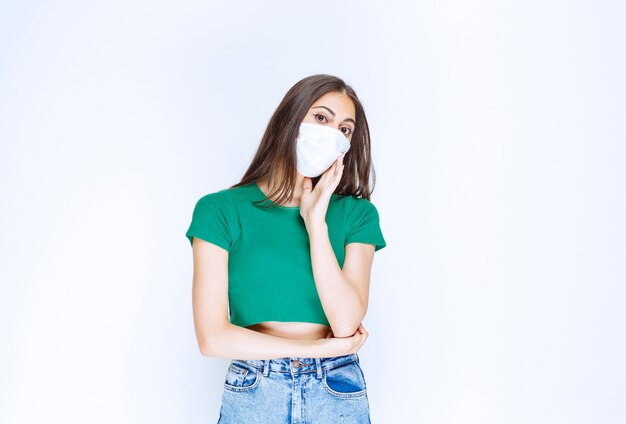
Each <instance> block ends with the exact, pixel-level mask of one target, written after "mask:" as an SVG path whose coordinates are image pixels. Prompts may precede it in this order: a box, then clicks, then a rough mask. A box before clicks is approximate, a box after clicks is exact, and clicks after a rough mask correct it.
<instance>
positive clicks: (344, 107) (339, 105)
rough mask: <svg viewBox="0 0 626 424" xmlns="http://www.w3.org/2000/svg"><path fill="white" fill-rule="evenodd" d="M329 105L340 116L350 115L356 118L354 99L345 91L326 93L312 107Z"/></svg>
mask: <svg viewBox="0 0 626 424" xmlns="http://www.w3.org/2000/svg"><path fill="white" fill-rule="evenodd" d="M315 106H327V107H329V108H331V109H332V110H333V111H334V112H335V113H336V114H337V115H338V116H342V118H343V117H350V118H353V119H354V115H355V113H356V110H355V107H354V103H353V102H352V99H350V97H348V96H347V95H345V94H343V93H336V92H333V93H326V94H324V95H323V96H321V97H320V98H319V99H317V100H316V101H315V102H313V105H312V106H311V107H315Z"/></svg>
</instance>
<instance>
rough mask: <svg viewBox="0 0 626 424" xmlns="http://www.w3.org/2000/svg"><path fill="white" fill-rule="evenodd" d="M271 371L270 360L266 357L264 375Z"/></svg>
mask: <svg viewBox="0 0 626 424" xmlns="http://www.w3.org/2000/svg"><path fill="white" fill-rule="evenodd" d="M269 373H270V360H269V359H264V360H263V376H264V377H267V375H268V374H269Z"/></svg>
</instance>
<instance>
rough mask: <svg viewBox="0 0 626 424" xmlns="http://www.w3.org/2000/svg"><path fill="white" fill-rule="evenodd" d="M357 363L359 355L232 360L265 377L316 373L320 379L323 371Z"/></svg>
mask: <svg viewBox="0 0 626 424" xmlns="http://www.w3.org/2000/svg"><path fill="white" fill-rule="evenodd" d="M355 361H356V362H357V363H359V355H357V354H356V353H351V354H349V355H342V356H333V357H330V358H301V357H296V356H287V357H284V358H273V359H233V360H232V362H234V363H237V362H239V363H243V364H247V365H249V366H252V367H254V368H256V369H258V370H260V371H262V372H263V375H264V376H266V377H267V375H268V374H269V372H270V371H274V372H282V373H302V374H304V373H313V372H314V373H317V375H318V377H320V378H321V375H322V371H323V370H330V369H333V368H336V367H338V366H340V365H345V364H348V363H350V362H355Z"/></svg>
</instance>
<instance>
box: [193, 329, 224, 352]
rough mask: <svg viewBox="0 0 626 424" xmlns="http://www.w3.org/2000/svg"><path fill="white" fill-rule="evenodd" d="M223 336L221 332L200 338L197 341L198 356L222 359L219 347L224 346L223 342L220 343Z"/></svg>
mask: <svg viewBox="0 0 626 424" xmlns="http://www.w3.org/2000/svg"><path fill="white" fill-rule="evenodd" d="M223 335H224V332H223V331H214V332H211V333H209V334H206V335H204V336H203V337H201V338H200V339H199V340H198V347H199V349H200V354H202V356H207V357H213V358H217V357H222V356H223V352H222V349H221V346H223V345H224V342H222V337H223Z"/></svg>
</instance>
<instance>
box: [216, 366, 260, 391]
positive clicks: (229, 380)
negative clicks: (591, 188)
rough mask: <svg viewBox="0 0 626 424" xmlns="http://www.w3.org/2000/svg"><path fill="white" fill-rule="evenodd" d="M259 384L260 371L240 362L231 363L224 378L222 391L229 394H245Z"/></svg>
mask: <svg viewBox="0 0 626 424" xmlns="http://www.w3.org/2000/svg"><path fill="white" fill-rule="evenodd" d="M260 382H261V371H260V370H258V369H256V368H254V367H253V366H250V365H246V364H244V363H241V362H234V361H231V362H230V365H229V366H228V370H227V371H226V377H225V378H224V389H226V390H230V391H231V392H247V391H249V390H252V389H254V388H255V387H256V386H258V385H259V383H260Z"/></svg>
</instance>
